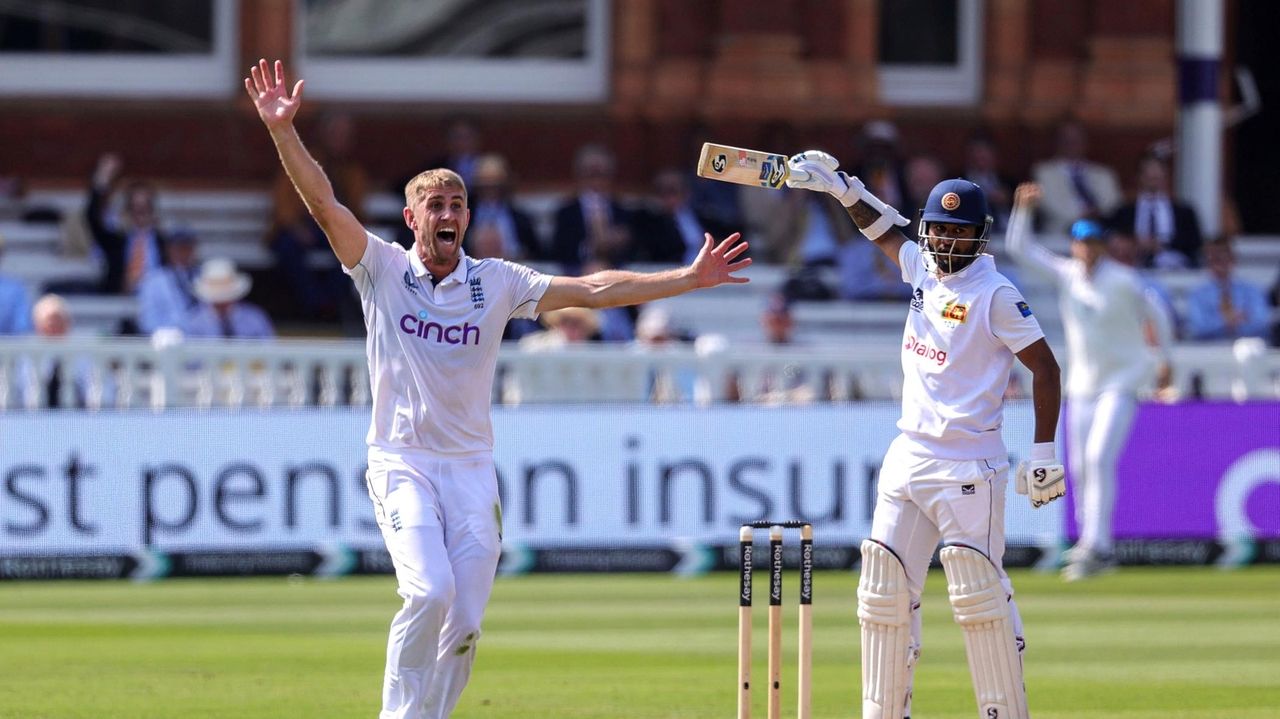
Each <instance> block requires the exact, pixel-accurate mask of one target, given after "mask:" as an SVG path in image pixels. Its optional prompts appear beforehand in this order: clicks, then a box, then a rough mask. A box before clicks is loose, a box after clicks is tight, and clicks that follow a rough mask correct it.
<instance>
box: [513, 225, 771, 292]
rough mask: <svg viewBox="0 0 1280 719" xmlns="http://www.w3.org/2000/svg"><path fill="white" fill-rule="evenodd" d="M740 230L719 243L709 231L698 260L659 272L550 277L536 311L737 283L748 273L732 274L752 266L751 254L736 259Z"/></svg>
mask: <svg viewBox="0 0 1280 719" xmlns="http://www.w3.org/2000/svg"><path fill="white" fill-rule="evenodd" d="M740 239H741V236H740V235H739V234H738V233H736V232H735V233H733V234H732V235H729V236H728V237H727V238H725V240H724V241H723V242H721V243H719V244H716V243H715V238H713V237H712V236H711V234H710V233H708V234H707V235H706V241H705V242H704V243H703V245H702V251H701V252H699V253H698V257H697V259H695V260H694V261H693V264H691V265H689V266H688V267H681V268H679V269H675V270H665V271H663V272H628V271H625V270H604V271H603V272H596V273H594V274H590V275H587V276H586V277H554V278H552V280H551V285H550V286H548V287H547V291H546V293H545V294H543V295H542V299H541V300H539V301H538V312H550V311H551V310H558V309H561V308H564V307H619V306H623V305H638V304H642V303H645V302H652V301H654V300H660V299H663V298H666V297H674V296H676V295H682V294H684V293H686V292H691V291H693V290H697V289H702V288H706V287H715V286H716V285H721V284H725V283H730V284H741V283H743V282H747V281H748V279H747V278H746V277H737V276H735V275H734V274H733V273H735V272H738V271H741V270H744V269H746V268H747V267H749V266H751V260H750V258H743V259H741V260H739V259H737V258H738V257H739V256H741V255H742V253H743V252H746V251H747V243H745V242H739V240H740Z"/></svg>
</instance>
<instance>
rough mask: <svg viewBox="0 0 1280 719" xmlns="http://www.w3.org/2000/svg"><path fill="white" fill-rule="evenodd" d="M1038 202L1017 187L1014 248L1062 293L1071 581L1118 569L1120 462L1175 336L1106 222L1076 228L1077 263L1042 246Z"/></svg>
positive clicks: (1164, 372) (1164, 380)
mask: <svg viewBox="0 0 1280 719" xmlns="http://www.w3.org/2000/svg"><path fill="white" fill-rule="evenodd" d="M1039 199H1040V188H1039V187H1038V186H1036V185H1035V184H1032V183H1026V184H1023V185H1020V186H1019V187H1018V189H1017V191H1016V192H1015V194H1014V212H1013V217H1012V218H1011V219H1010V221H1009V232H1008V234H1007V235H1006V237H1005V244H1006V245H1007V247H1008V249H1009V254H1011V255H1012V256H1013V257H1014V259H1016V260H1017V261H1018V262H1019V263H1021V264H1023V265H1025V266H1027V267H1029V268H1031V269H1032V270H1034V271H1037V272H1038V273H1040V274H1042V275H1044V276H1045V277H1047V278H1048V279H1050V280H1051V281H1052V282H1053V283H1054V284H1055V285H1057V286H1058V288H1059V292H1060V306H1061V308H1062V326H1063V329H1064V330H1065V331H1066V335H1067V453H1068V457H1070V459H1071V481H1072V482H1074V483H1075V492H1074V494H1075V510H1076V523H1077V524H1078V525H1079V527H1080V539H1079V541H1078V542H1077V543H1076V546H1075V547H1074V548H1072V549H1071V550H1070V551H1069V552H1068V553H1067V560H1068V561H1067V564H1066V566H1065V567H1064V568H1063V570H1062V576H1063V578H1064V579H1066V580H1067V581H1075V580H1079V579H1084V578H1086V577H1090V576H1092V575H1094V574H1098V573H1099V572H1103V571H1106V570H1108V569H1110V568H1111V567H1113V566H1114V565H1115V554H1114V552H1113V548H1112V536H1111V515H1112V510H1113V509H1114V507H1115V498H1116V463H1117V462H1118V461H1119V460H1120V451H1121V450H1122V449H1124V443H1125V440H1126V439H1128V437H1129V430H1130V428H1131V427H1132V425H1133V415H1134V413H1135V412H1136V411H1137V408H1138V398H1137V396H1138V390H1139V389H1140V388H1142V387H1143V385H1145V384H1146V383H1147V382H1148V381H1149V380H1150V379H1151V376H1152V370H1153V369H1157V368H1158V369H1157V376H1158V380H1159V383H1160V384H1162V385H1167V384H1168V382H1169V375H1170V370H1169V346H1170V344H1171V343H1172V335H1173V330H1172V323H1171V321H1170V320H1169V317H1168V315H1167V313H1166V312H1165V310H1164V305H1163V303H1162V302H1161V301H1160V297H1159V295H1157V294H1156V293H1155V292H1154V291H1153V290H1151V289H1150V288H1149V287H1148V286H1147V285H1146V283H1144V282H1143V281H1142V278H1141V277H1140V276H1139V275H1138V273H1137V272H1135V271H1133V270H1132V269H1130V268H1128V267H1125V266H1124V265H1121V264H1120V263H1119V262H1116V261H1115V260H1112V259H1111V258H1110V257H1108V256H1107V237H1106V232H1105V231H1104V230H1103V228H1102V226H1101V225H1099V224H1098V223H1097V222H1095V221H1093V220H1079V221H1077V222H1076V223H1075V224H1073V225H1072V226H1071V240H1072V242H1071V257H1069V258H1068V257H1062V256H1060V255H1056V254H1054V253H1052V252H1050V251H1049V250H1047V249H1045V248H1044V247H1042V246H1041V245H1039V244H1038V243H1037V242H1036V241H1035V239H1034V238H1033V237H1032V231H1031V215H1032V212H1033V211H1034V207H1035V204H1036V203H1037V202H1038V201H1039ZM1149 328H1150V331H1148V330H1149ZM1151 343H1154V345H1155V350H1156V352H1155V353H1153V352H1152V350H1151V347H1150V344H1151Z"/></svg>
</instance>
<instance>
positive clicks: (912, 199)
mask: <svg viewBox="0 0 1280 719" xmlns="http://www.w3.org/2000/svg"><path fill="white" fill-rule="evenodd" d="M906 174H907V196H906V197H904V198H903V201H902V207H899V208H898V210H900V211H901V212H902V216H903V217H905V218H907V219H908V220H910V221H911V224H910V225H908V226H907V228H904V229H910V230H911V234H910V235H909V237H915V232H916V230H917V229H918V228H919V224H920V223H919V221H918V220H919V216H920V210H922V209H923V208H924V203H925V202H926V201H928V199H929V193H930V192H932V191H933V186H934V185H936V184H938V183H939V182H942V181H943V180H945V179H946V177H947V176H946V174H945V170H944V169H943V167H942V160H939V159H938V158H936V157H934V156H933V155H916V156H915V157H913V158H911V159H910V160H908V161H907V169H906Z"/></svg>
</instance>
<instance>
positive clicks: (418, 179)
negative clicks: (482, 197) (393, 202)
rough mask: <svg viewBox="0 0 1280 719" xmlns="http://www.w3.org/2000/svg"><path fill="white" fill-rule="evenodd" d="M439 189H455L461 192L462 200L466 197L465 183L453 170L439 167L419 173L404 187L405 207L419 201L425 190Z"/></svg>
mask: <svg viewBox="0 0 1280 719" xmlns="http://www.w3.org/2000/svg"><path fill="white" fill-rule="evenodd" d="M441 187H456V188H458V189H459V190H462V197H463V198H464V199H465V198H466V196H467V183H465V182H463V181H462V176H461V175H459V174H458V173H456V172H454V171H453V170H447V169H445V168H443V167H439V168H436V169H434V170H427V171H426V172H420V173H418V174H417V175H416V176H414V178H413V179H412V180H409V184H407V185H405V186H404V202H405V204H406V205H412V204H413V203H414V202H415V201H416V200H421V199H422V197H423V195H425V194H427V190H432V189H436V188H441Z"/></svg>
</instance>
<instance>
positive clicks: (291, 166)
mask: <svg viewBox="0 0 1280 719" xmlns="http://www.w3.org/2000/svg"><path fill="white" fill-rule="evenodd" d="M249 74H250V77H246V78H245V79H244V89H245V92H247V93H249V99H251V100H253V105H254V107H255V108H257V110H258V117H260V118H262V123H263V124H264V125H266V126H267V130H268V131H269V132H270V133H271V140H272V141H273V142H275V144H276V152H278V153H280V163H281V164H282V165H284V169H285V172H287V173H288V174H289V179H290V180H292V181H293V187H294V189H296V190H297V191H298V196H299V197H301V198H302V202H303V203H304V204H306V206H307V211H308V212H310V213H311V216H312V217H314V218H315V220H316V223H317V224H319V225H320V229H322V230H324V234H325V236H326V237H328V238H329V246H330V247H332V248H333V252H334V254H336V255H337V256H338V261H340V262H341V263H342V264H343V266H344V267H346V268H348V269H351V268H353V267H355V266H356V264H357V263H359V262H360V258H361V257H364V249H365V243H366V242H367V237H366V236H365V230H364V227H363V226H361V225H360V222H359V221H358V220H356V218H355V215H353V214H351V211H350V210H348V209H347V208H346V207H344V206H343V205H342V203H340V202H338V200H337V198H335V197H334V195H333V185H332V184H331V183H330V182H329V178H328V177H326V176H325V174H324V170H322V169H321V168H320V164H319V163H317V162H316V160H315V158H314V157H312V156H311V153H309V152H307V148H306V147H305V146H303V144H302V138H300V137H298V131H297V129H296V128H294V126H293V118H294V116H295V115H297V114H298V108H299V107H301V106H302V88H303V81H302V80H299V81H298V82H297V84H296V85H294V86H293V92H292V93H290V92H289V90H288V88H287V86H286V85H285V80H284V63H283V62H281V61H279V60H276V62H275V72H274V74H273V73H272V72H271V71H270V70H269V69H268V67H267V61H266V60H259V61H258V64H257V65H256V66H255V67H253V68H251V69H250V70H249Z"/></svg>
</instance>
